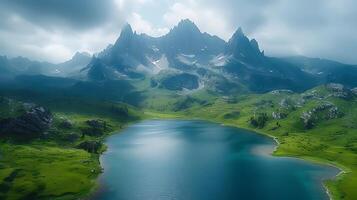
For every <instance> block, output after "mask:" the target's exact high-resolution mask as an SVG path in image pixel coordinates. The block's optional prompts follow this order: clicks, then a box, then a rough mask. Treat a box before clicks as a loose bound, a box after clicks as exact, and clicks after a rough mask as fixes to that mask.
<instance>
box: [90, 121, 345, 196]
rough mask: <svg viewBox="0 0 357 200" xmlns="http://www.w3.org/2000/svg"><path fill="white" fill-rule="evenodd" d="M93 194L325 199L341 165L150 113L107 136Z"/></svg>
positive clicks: (232, 131)
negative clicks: (277, 153) (287, 154)
mask: <svg viewBox="0 0 357 200" xmlns="http://www.w3.org/2000/svg"><path fill="white" fill-rule="evenodd" d="M106 143H107V145H108V151H107V152H105V153H104V155H103V156H102V157H101V161H102V165H103V167H104V173H103V174H102V175H101V177H100V183H101V190H100V192H98V194H96V196H95V199H104V200H114V199H118V200H231V199H232V200H233V199H234V200H237V199H242V200H255V199H256V200H258V199H259V200H262V199H268V200H270V199H271V200H280V199H282V200H286V199H289V200H295V199H296V200H301V199H309V200H310V199H311V200H319V199H328V196H327V194H326V192H325V190H324V188H323V185H322V180H324V179H326V178H332V177H334V176H335V175H336V174H337V173H338V170H337V169H335V168H332V167H326V166H320V165H315V164H311V163H308V162H305V161H302V160H299V159H293V158H278V157H272V156H271V155H270V153H271V152H272V150H273V149H274V146H275V143H274V141H273V140H272V139H270V138H267V137H264V136H261V135H258V134H255V133H252V132H249V131H246V130H242V129H237V128H232V127H225V126H221V125H219V124H214V123H208V122H203V121H180V120H152V121H144V122H141V123H138V124H135V125H133V126H130V127H129V128H127V129H126V130H124V131H123V132H121V133H120V134H117V135H113V136H111V137H109V138H108V139H107V142H106Z"/></svg>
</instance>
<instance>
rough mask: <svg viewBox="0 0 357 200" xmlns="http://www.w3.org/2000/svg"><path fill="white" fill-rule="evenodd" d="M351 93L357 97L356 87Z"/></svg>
mask: <svg viewBox="0 0 357 200" xmlns="http://www.w3.org/2000/svg"><path fill="white" fill-rule="evenodd" d="M351 92H352V93H353V94H354V95H356V96H357V87H356V88H353V89H352V90H351Z"/></svg>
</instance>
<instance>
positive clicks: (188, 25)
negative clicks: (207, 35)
mask: <svg viewBox="0 0 357 200" xmlns="http://www.w3.org/2000/svg"><path fill="white" fill-rule="evenodd" d="M170 33H171V34H172V33H180V34H182V33H187V34H200V33H201V31H200V29H199V28H198V27H197V25H196V24H195V23H194V22H192V21H191V20H189V19H183V20H181V21H180V22H179V23H178V24H177V26H175V27H174V28H173V29H171V31H170ZM170 33H169V34H170Z"/></svg>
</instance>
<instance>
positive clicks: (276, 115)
mask: <svg viewBox="0 0 357 200" xmlns="http://www.w3.org/2000/svg"><path fill="white" fill-rule="evenodd" d="M271 115H272V117H273V119H285V118H286V117H287V116H288V114H286V113H283V112H279V111H275V112H272V113H271Z"/></svg>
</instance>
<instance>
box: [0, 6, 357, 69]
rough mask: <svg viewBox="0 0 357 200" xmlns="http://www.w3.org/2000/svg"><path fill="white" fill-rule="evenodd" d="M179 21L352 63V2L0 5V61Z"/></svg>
mask: <svg viewBox="0 0 357 200" xmlns="http://www.w3.org/2000/svg"><path fill="white" fill-rule="evenodd" d="M183 18H190V19H191V20H193V21H195V23H196V24H197V25H198V26H199V27H200V28H201V29H202V31H206V32H209V33H212V34H216V35H218V36H220V37H222V38H224V39H226V40H228V39H229V37H230V36H231V35H232V34H233V32H234V31H235V30H236V29H237V28H238V27H242V28H243V30H244V32H245V33H246V34H248V36H249V37H254V38H256V39H257V40H258V42H259V44H260V46H261V48H262V49H264V50H265V52H266V54H267V55H271V56H287V55H305V56H310V57H321V58H329V59H334V60H338V61H341V62H347V63H357V56H356V52H357V1H355V0H0V46H1V48H0V55H1V54H2V55H9V56H17V55H22V56H28V57H31V58H33V59H42V60H50V61H63V60H64V59H68V58H69V57H70V56H71V55H72V54H73V53H75V51H90V52H91V53H94V52H98V51H100V50H101V49H103V48H105V47H106V46H107V45H108V44H109V43H112V42H114V41H115V40H116V38H117V37H118V35H119V34H120V28H121V26H122V25H123V24H124V23H125V22H126V21H128V22H130V23H131V24H132V25H133V27H134V29H135V30H137V31H139V32H145V33H148V34H152V35H156V36H157V35H160V34H164V33H165V32H167V31H168V30H169V29H170V28H172V27H173V26H174V25H175V24H177V22H178V21H179V20H181V19H183Z"/></svg>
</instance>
